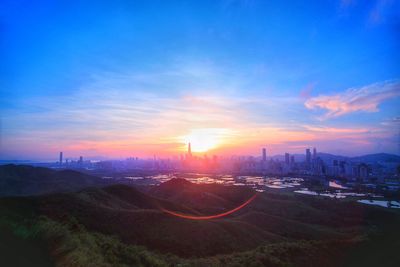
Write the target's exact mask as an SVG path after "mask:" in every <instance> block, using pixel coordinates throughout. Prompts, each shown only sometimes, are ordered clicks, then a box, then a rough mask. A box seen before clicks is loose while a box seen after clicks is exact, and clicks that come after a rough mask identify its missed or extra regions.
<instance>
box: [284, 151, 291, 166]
mask: <svg viewBox="0 0 400 267" xmlns="http://www.w3.org/2000/svg"><path fill="white" fill-rule="evenodd" d="M285 163H286V164H287V165H289V163H290V155H289V153H285Z"/></svg>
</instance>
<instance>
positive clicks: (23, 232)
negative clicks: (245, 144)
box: [0, 180, 400, 266]
mask: <svg viewBox="0 0 400 267" xmlns="http://www.w3.org/2000/svg"><path fill="white" fill-rule="evenodd" d="M254 193H255V192H253V191H252V190H249V189H248V188H245V187H228V186H221V185H195V184H191V183H189V182H187V181H185V180H171V181H169V182H166V183H164V184H162V185H161V186H159V187H153V188H150V189H149V190H148V191H147V193H143V192H141V191H138V190H136V189H135V188H132V187H129V186H126V185H112V186H107V187H104V188H87V189H84V190H80V191H78V192H70V193H58V194H50V195H43V196H31V197H7V198H2V199H0V258H1V259H4V261H3V262H5V264H6V266H18V265H17V264H16V263H18V262H19V263H20V264H21V265H20V266H35V264H37V266H54V265H56V266H288V265H289V266H398V264H399V263H400V257H399V254H398V253H397V249H398V247H399V245H400V243H399V240H400V231H399V230H398V229H399V228H398V225H399V223H400V216H399V213H398V212H396V211H392V210H388V209H384V208H376V207H368V206H363V205H360V204H357V203H354V202H348V201H339V200H331V199H322V198H321V199H317V198H312V197H307V196H295V195H293V194H287V193H285V194H283V193H272V192H265V193H262V194H258V195H257V197H256V198H255V199H254V201H253V202H251V203H250V204H249V205H248V206H246V207H244V208H242V209H241V210H239V211H237V212H235V213H233V214H231V215H228V216H226V217H223V218H219V219H212V220H188V219H183V218H180V217H176V216H172V215H170V214H166V213H165V212H163V211H162V210H161V209H168V210H172V211H175V212H177V213H180V214H191V215H196V216H200V215H210V214H215V213H220V212H222V213H223V212H225V211H227V210H229V209H231V208H232V207H235V206H237V205H240V203H242V202H243V201H244V200H246V199H247V198H248V197H249V196H252V195H253V194H254ZM16 251H17V253H16ZM23 259H28V260H29V262H30V263H29V264H28V263H26V262H23Z"/></svg>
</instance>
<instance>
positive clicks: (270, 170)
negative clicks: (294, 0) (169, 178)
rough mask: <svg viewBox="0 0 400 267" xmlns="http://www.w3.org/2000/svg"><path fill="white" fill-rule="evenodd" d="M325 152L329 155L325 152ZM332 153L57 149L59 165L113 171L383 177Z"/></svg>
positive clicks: (368, 166) (355, 178) (372, 167)
mask: <svg viewBox="0 0 400 267" xmlns="http://www.w3.org/2000/svg"><path fill="white" fill-rule="evenodd" d="M327 155H328V156H327ZM329 156H332V155H329V154H324V153H317V149H316V148H313V149H310V148H307V149H306V150H305V154H289V153H285V154H284V156H283V157H282V156H272V157H271V156H270V157H267V149H266V148H262V150H261V155H260V156H258V157H254V156H231V157H217V156H215V155H214V156H212V157H209V156H207V155H203V156H196V155H193V154H192V150H191V144H190V143H189V144H188V150H187V153H185V154H184V155H181V156H179V157H172V158H167V159H162V158H157V157H156V156H154V157H153V158H150V159H142V158H138V157H130V158H127V159H125V160H106V161H98V162H92V161H89V160H88V161H84V160H83V157H82V156H81V157H79V159H77V160H70V159H66V160H65V161H64V160H63V153H62V152H60V159H59V161H58V163H57V164H58V166H59V167H61V168H86V169H104V170H115V171H127V170H141V171H160V172H163V171H165V172H179V171H182V172H204V173H206V172H213V173H238V174H257V175H270V174H272V175H301V176H319V177H331V178H335V177H337V178H345V179H347V180H349V181H362V182H369V181H370V180H371V179H378V180H379V179H383V178H382V177H385V175H386V174H387V173H390V172H392V174H394V173H395V172H393V170H390V171H389V172H385V170H382V168H381V167H377V166H375V165H373V164H367V163H364V162H359V161H351V160H350V159H349V158H345V157H340V158H332V157H329Z"/></svg>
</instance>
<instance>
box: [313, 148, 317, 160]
mask: <svg viewBox="0 0 400 267" xmlns="http://www.w3.org/2000/svg"><path fill="white" fill-rule="evenodd" d="M312 158H313V160H316V159H317V149H316V148H315V147H314V149H313V153H312Z"/></svg>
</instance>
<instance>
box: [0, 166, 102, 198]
mask: <svg viewBox="0 0 400 267" xmlns="http://www.w3.org/2000/svg"><path fill="white" fill-rule="evenodd" d="M107 184H110V181H106V180H104V179H101V178H99V177H95V176H91V175H87V174H83V173H80V172H77V171H73V170H61V171H56V170H52V169H48V168H42V167H32V166H28V165H14V164H8V165H1V166H0V196H26V195H39V194H46V193H54V192H71V191H76V190H79V189H82V188H85V187H90V186H105V185H107Z"/></svg>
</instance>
